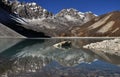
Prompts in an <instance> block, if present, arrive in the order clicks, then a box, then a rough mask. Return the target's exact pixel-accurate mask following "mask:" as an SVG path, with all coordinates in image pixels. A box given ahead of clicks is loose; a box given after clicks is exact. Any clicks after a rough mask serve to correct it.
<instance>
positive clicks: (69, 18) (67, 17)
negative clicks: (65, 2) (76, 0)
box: [65, 15, 76, 21]
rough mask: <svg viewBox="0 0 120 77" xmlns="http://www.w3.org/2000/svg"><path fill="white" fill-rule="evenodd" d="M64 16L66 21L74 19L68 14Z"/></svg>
mask: <svg viewBox="0 0 120 77" xmlns="http://www.w3.org/2000/svg"><path fill="white" fill-rule="evenodd" d="M65 18H66V19H67V20H68V21H75V20H76V19H75V18H74V17H72V16H70V15H65Z"/></svg>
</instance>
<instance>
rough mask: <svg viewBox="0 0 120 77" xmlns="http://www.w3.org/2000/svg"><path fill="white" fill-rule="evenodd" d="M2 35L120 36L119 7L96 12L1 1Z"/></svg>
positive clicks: (12, 0) (0, 21)
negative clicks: (111, 10)
mask: <svg viewBox="0 0 120 77" xmlns="http://www.w3.org/2000/svg"><path fill="white" fill-rule="evenodd" d="M0 11H1V12H0V25H2V26H4V28H0V31H1V33H0V37H21V38H26V37H119V36H120V33H119V31H120V28H119V25H120V22H119V20H120V11H114V12H110V13H107V14H104V15H100V16H97V15H96V14H94V13H92V12H90V11H89V12H85V13H83V12H79V11H78V10H76V9H74V8H69V9H63V10H61V11H60V12H59V13H57V14H53V13H52V12H49V11H47V10H46V9H44V8H42V7H41V6H39V5H37V4H36V3H34V2H32V3H24V2H19V1H17V0H1V1H0Z"/></svg>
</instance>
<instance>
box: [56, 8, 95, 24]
mask: <svg viewBox="0 0 120 77" xmlns="http://www.w3.org/2000/svg"><path fill="white" fill-rule="evenodd" d="M56 17H58V18H65V19H67V20H68V21H80V22H83V23H85V22H88V21H89V20H91V19H92V18H94V17H96V16H95V15H94V14H93V13H92V12H85V13H83V12H80V11H78V10H76V9H73V8H70V9H63V10H61V11H60V12H59V13H58V14H56Z"/></svg>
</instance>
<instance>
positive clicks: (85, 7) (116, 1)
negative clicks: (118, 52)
mask: <svg viewBox="0 0 120 77" xmlns="http://www.w3.org/2000/svg"><path fill="white" fill-rule="evenodd" d="M19 1H21V2H36V3H37V4H39V5H40V6H42V7H43V8H45V9H47V10H48V11H50V12H52V13H54V14H56V13H58V12H59V11H61V10H62V9H69V8H74V9H77V10H79V11H80V12H88V11H91V12H93V13H95V14H97V15H101V14H105V13H108V12H112V11H116V10H120V0H19Z"/></svg>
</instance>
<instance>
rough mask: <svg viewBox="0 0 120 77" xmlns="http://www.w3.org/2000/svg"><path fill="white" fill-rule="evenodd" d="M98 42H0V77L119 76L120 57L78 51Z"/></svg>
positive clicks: (58, 40) (52, 40) (85, 40)
mask: <svg viewBox="0 0 120 77" xmlns="http://www.w3.org/2000/svg"><path fill="white" fill-rule="evenodd" d="M102 40H104V39H87V38H86V39H82V38H81V39H0V41H1V42H0V77H120V71H119V70H120V61H119V60H120V56H116V55H109V54H106V53H102V52H99V51H95V50H88V49H83V48H82V47H83V45H86V44H88V43H91V42H97V41H102ZM5 41H10V42H8V43H6V42H5ZM63 41H70V42H71V43H70V44H71V45H68V46H69V47H65V48H64V46H63V47H60V48H59V47H58V48H56V47H55V46H54V45H56V44H57V43H60V42H63Z"/></svg>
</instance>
